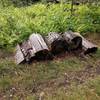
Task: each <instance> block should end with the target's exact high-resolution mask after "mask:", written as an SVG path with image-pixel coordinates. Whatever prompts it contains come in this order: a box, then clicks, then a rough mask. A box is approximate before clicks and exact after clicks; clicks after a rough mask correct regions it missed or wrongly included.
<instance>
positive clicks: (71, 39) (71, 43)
mask: <svg viewBox="0 0 100 100" xmlns="http://www.w3.org/2000/svg"><path fill="white" fill-rule="evenodd" d="M62 36H63V38H64V39H65V40H66V42H67V43H68V50H69V51H70V50H77V49H80V48H82V38H81V37H80V36H78V35H76V34H74V33H73V32H71V31H69V32H65V33H63V34H62Z"/></svg>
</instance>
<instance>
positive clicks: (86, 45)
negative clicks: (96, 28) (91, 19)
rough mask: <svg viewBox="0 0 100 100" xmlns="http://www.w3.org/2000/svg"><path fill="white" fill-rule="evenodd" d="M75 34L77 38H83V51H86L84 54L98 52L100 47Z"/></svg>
mask: <svg viewBox="0 0 100 100" xmlns="http://www.w3.org/2000/svg"><path fill="white" fill-rule="evenodd" d="M73 34H76V35H77V36H80V37H81V38H82V49H83V51H84V54H89V53H95V52H96V51H97V49H98V47H97V46H96V45H95V44H93V43H91V42H90V41H88V40H87V39H85V38H84V37H83V36H82V35H80V34H79V33H73Z"/></svg>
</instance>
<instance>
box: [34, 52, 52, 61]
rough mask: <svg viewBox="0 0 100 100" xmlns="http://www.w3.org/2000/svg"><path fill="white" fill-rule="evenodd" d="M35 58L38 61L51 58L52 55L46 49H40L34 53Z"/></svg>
mask: <svg viewBox="0 0 100 100" xmlns="http://www.w3.org/2000/svg"><path fill="white" fill-rule="evenodd" d="M35 59H36V60H38V61H42V60H52V59H53V56H52V54H51V53H50V52H49V51H48V50H41V51H39V52H37V53H36V54H35Z"/></svg>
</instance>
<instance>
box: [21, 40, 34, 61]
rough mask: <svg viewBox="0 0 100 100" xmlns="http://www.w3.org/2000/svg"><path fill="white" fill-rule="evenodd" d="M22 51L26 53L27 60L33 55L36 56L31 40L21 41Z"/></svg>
mask: <svg viewBox="0 0 100 100" xmlns="http://www.w3.org/2000/svg"><path fill="white" fill-rule="evenodd" d="M20 47H21V51H22V53H23V55H24V58H25V60H26V61H27V62H28V61H29V60H30V59H31V58H32V57H34V56H35V53H34V50H33V48H32V46H31V44H30V41H29V40H27V41H24V42H23V43H20Z"/></svg>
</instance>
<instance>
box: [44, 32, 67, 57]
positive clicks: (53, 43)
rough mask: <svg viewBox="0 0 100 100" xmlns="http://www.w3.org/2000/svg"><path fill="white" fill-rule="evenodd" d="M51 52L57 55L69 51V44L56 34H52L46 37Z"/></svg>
mask: <svg viewBox="0 0 100 100" xmlns="http://www.w3.org/2000/svg"><path fill="white" fill-rule="evenodd" d="M45 41H46V43H47V45H48V47H49V49H50V51H51V52H52V53H53V54H54V55H55V54H59V53H62V52H64V51H66V50H67V42H66V40H64V39H63V38H62V36H61V35H60V34H58V33H56V32H51V33H49V34H48V36H46V37H45Z"/></svg>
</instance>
